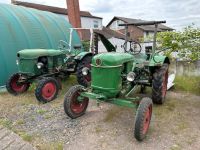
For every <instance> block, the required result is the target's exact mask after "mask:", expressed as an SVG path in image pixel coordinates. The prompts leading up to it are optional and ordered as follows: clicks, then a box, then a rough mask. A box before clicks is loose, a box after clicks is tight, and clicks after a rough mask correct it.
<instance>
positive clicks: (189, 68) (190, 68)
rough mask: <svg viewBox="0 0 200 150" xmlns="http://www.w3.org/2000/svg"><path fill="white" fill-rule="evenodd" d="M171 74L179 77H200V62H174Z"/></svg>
mask: <svg viewBox="0 0 200 150" xmlns="http://www.w3.org/2000/svg"><path fill="white" fill-rule="evenodd" d="M170 72H171V73H172V72H174V73H176V75H177V76H200V60H198V61H194V62H188V61H172V62H171V65H170Z"/></svg>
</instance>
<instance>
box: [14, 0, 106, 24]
mask: <svg viewBox="0 0 200 150" xmlns="http://www.w3.org/2000/svg"><path fill="white" fill-rule="evenodd" d="M12 4H14V5H19V6H24V7H29V8H35V9H38V10H42V11H49V12H52V13H55V14H57V15H59V16H60V17H63V18H64V19H67V20H68V21H69V19H68V13H67V9H65V8H58V7H53V6H46V5H41V4H35V3H29V2H21V1H15V0H12ZM80 16H81V25H82V28H102V26H103V25H102V18H101V17H97V16H93V15H92V14H91V13H90V12H88V11H80Z"/></svg>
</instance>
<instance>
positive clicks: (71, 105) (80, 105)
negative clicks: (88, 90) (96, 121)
mask: <svg viewBox="0 0 200 150" xmlns="http://www.w3.org/2000/svg"><path fill="white" fill-rule="evenodd" d="M82 91H83V86H81V85H75V86H73V87H71V88H70V89H69V90H68V92H67V93H66V94H65V99H64V110H65V113H66V114H67V115H68V116H69V117H70V118H72V119H75V118H78V117H80V116H82V115H83V114H84V113H85V111H86V109H87V106H88V103H89V98H87V97H84V98H83V99H81V100H78V96H80V93H81V92H82Z"/></svg>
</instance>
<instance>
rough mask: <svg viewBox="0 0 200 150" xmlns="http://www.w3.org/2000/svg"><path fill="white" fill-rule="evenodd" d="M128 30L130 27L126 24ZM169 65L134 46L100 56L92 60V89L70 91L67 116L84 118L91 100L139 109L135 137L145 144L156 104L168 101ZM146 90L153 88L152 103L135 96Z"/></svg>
mask: <svg viewBox="0 0 200 150" xmlns="http://www.w3.org/2000/svg"><path fill="white" fill-rule="evenodd" d="M159 23H165V22H164V21H159V22H140V23H137V24H134V25H135V26H137V25H149V24H150V25H152V24H155V26H156V27H157V25H158V24H159ZM125 26H126V27H128V25H127V24H125ZM156 32H157V30H155V35H156ZM126 42H127V41H126ZM154 46H155V45H154ZM125 47H126V48H127V46H125ZM139 47H140V46H139ZM154 48H155V47H154ZM154 50H155V49H154ZM168 65H169V59H168V57H166V56H163V55H160V54H159V53H157V52H154V51H153V52H152V53H151V54H150V56H148V54H142V53H140V49H139V51H138V50H137V49H136V47H135V46H134V47H132V48H130V50H129V51H128V50H126V53H113V52H110V53H104V54H98V55H96V56H94V57H93V59H92V64H91V67H92V68H91V77H92V80H91V86H90V87H87V88H85V87H83V86H81V85H75V86H73V87H71V88H70V89H69V90H68V92H67V93H66V95H65V99H64V110H65V113H66V114H67V115H68V116H69V117H71V118H73V119H74V118H77V117H80V116H82V115H83V114H84V113H85V111H86V109H87V106H88V103H89V100H97V101H98V102H108V103H112V104H116V105H120V106H125V107H130V108H136V109H137V111H136V117H135V123H134V127H135V129H134V136H135V138H136V139H137V140H138V141H142V140H143V139H144V138H145V136H146V134H147V131H148V129H149V125H150V121H151V115H152V109H153V102H154V103H157V104H162V103H163V102H164V100H165V96H166V91H167V80H168ZM82 73H83V74H84V75H87V74H88V73H89V70H88V69H87V68H84V69H83V70H82ZM146 86H150V87H152V99H151V98H149V97H144V98H141V97H138V96H136V95H132V93H133V92H134V91H136V89H138V87H142V89H144V87H146Z"/></svg>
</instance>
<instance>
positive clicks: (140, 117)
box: [134, 97, 153, 141]
mask: <svg viewBox="0 0 200 150" xmlns="http://www.w3.org/2000/svg"><path fill="white" fill-rule="evenodd" d="M152 108H153V102H152V100H151V99H150V98H147V97H145V98H143V99H142V100H141V102H140V104H139V107H138V109H137V112H136V117H135V130H134V136H135V138H136V139H137V140H138V141H142V140H143V139H144V138H145V137H146V134H147V132H148V129H149V126H150V122H151V115H152Z"/></svg>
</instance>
